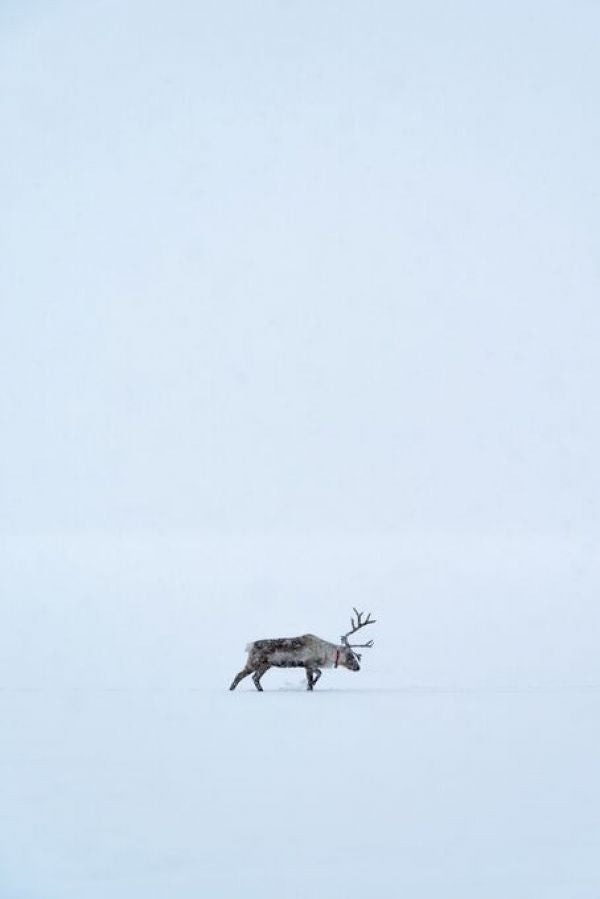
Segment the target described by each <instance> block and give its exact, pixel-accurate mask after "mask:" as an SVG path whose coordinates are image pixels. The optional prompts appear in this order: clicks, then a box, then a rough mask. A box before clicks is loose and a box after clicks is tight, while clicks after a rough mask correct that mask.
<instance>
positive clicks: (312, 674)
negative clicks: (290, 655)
mask: <svg viewBox="0 0 600 899" xmlns="http://www.w3.org/2000/svg"><path fill="white" fill-rule="evenodd" d="M322 673H323V672H322V671H321V669H320V668H313V667H311V666H309V665H307V666H306V680H307V684H306V689H307V690H312V688H313V687H314V685H315V684H316V682H317V681H318V680H319V678H320V677H321V674H322Z"/></svg>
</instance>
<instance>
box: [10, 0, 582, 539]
mask: <svg viewBox="0 0 600 899" xmlns="http://www.w3.org/2000/svg"><path fill="white" fill-rule="evenodd" d="M599 33H600V6H598V5H597V4H596V3H592V2H583V0H581V2H571V3H555V2H545V3H542V2H521V0H519V2H509V3H493V4H492V3H484V4H482V3H475V2H473V3H466V2H459V3H453V4H448V3H446V2H439V3H438V2H422V3H414V2H413V3H402V2H391V0H390V2H369V3H367V2H350V0H343V2H327V0H325V2H323V0H319V2H309V0H304V2H285V3H284V2H274V0H273V2H255V3H248V2H214V3H207V2H196V0H174V2H169V3H158V2H143V3H142V2H130V3H121V2H117V0H105V2H86V3H79V2H77V3H75V2H46V3H27V4H21V3H17V2H12V3H11V2H4V3H3V4H2V9H1V11H0V78H1V82H0V91H1V94H0V96H1V117H2V141H1V144H0V164H1V165H0V193H1V196H2V213H1V216H0V220H1V233H0V238H1V264H0V292H1V313H0V333H1V336H0V344H1V345H0V377H1V381H2V391H1V400H0V414H1V420H0V424H1V432H2V440H1V445H0V463H1V484H0V487H1V503H0V509H1V513H0V514H1V516H2V520H1V527H2V530H3V531H4V532H5V533H16V532H21V533H22V532H31V531H47V532H58V531H81V532H88V531H97V530H105V531H123V530H125V531H127V530H155V531H156V530H158V531H161V532H163V531H177V530H199V531H225V532H228V531H238V532H239V531H241V532H264V531H266V532H295V531H330V532H331V531H334V532H342V531H359V532H381V531H396V530H408V531H411V530H420V531H428V530H432V529H435V530H451V531H471V530H477V531H491V532H515V531H516V532H531V531H553V532H557V531H558V532H561V533H562V532H573V531H589V530H590V529H592V528H596V527H597V523H598V515H599V512H600V478H599V465H598V460H599V456H600V439H599V438H600V414H599V413H600V410H599V403H598V395H599V392H600V391H599V388H600V361H599V346H600V327H599V324H600V323H599V317H600V310H599V299H600V276H599V275H600V252H599V247H598V238H599V234H600V166H599V165H598V153H599V144H600V116H599V113H598V110H599V108H600V54H599V52H598V34H599Z"/></svg>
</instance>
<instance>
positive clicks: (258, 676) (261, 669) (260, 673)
mask: <svg viewBox="0 0 600 899" xmlns="http://www.w3.org/2000/svg"><path fill="white" fill-rule="evenodd" d="M270 667H271V666H270V665H269V663H268V662H264V663H263V664H262V665H259V666H258V668H257V669H256V671H255V672H254V674H253V675H252V680H253V681H254V686H255V687H256V689H257V690H258V691H259V692H260V693H262V692H263V688H262V687H261V685H260V679H261V677H262V676H263V674H265V673H266V672H267V671H268V670H269V668H270Z"/></svg>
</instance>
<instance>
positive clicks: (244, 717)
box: [0, 537, 600, 899]
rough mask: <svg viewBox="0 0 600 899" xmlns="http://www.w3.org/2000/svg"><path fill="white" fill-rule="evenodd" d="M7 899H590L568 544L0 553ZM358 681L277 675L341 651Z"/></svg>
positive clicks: (579, 543)
mask: <svg viewBox="0 0 600 899" xmlns="http://www.w3.org/2000/svg"><path fill="white" fill-rule="evenodd" d="M2 561H3V565H2V577H3V581H2V590H3V597H5V601H4V602H3V604H2V618H1V621H0V663H1V666H2V668H1V670H0V684H1V687H2V689H1V690H0V728H1V732H2V740H1V742H0V797H1V811H2V814H1V817H0V872H1V873H0V895H1V896H2V899H105V897H111V899H142V897H143V899H171V897H182V899H188V897H190V899H191V897H198V896H207V897H213V899H221V897H222V899H226V897H227V899H231V897H237V896H240V897H241V896H244V897H257V899H258V897H260V899H275V897H281V895H286V896H289V897H294V899H295V897H305V896H307V895H308V896H314V897H326V896H330V895H338V894H340V893H341V894H343V895H344V896H346V897H349V899H355V897H356V899H358V897H364V896H376V897H382V899H386V897H398V896H410V897H414V899H438V897H439V899H448V897H452V899H454V897H456V899H459V897H460V899H481V897H485V899H506V897H510V899H554V897H557V899H558V897H560V899H597V897H598V896H599V895H600V774H599V772H600V764H599V761H598V746H599V743H600V665H599V663H598V653H597V639H598V632H599V630H598V627H599V624H600V615H599V611H598V600H597V596H598V587H599V585H600V568H599V564H598V556H597V553H596V548H595V545H594V544H592V543H590V542H589V541H585V540H576V539H571V540H569V541H557V540H539V539H538V540H526V539H524V538H523V539H520V540H514V541H508V540H505V541H497V540H494V541H491V540H486V539H485V538H482V537H478V538H472V539H466V538H464V539H462V540H459V539H454V540H447V539H444V538H442V537H439V538H437V539H435V540H433V539H425V538H423V539H421V540H416V539H414V538H413V539H408V538H404V539H402V538H395V539H392V538H382V539H375V538H370V539H359V538H356V539H346V540H332V539H330V538H323V539H321V540H315V539H308V538H306V539H304V540H303V539H296V540H292V539H290V540H286V541H283V540H274V539H266V538H265V539H252V540H234V539H229V540H227V539H223V540H206V539H202V538H194V537H187V538H181V539H166V538H165V539H148V538H138V539H131V538H128V539H125V538H123V539H121V540H118V539H102V538H98V539H73V538H71V539H69V538H55V539H51V540H50V539H36V540H34V539H24V538H21V539H8V540H5V541H4V542H3V544H2ZM352 605H358V606H359V608H365V609H370V610H372V611H373V612H374V613H375V615H376V617H377V619H378V620H377V624H376V625H375V626H374V627H372V628H371V631H372V636H373V638H374V639H375V646H374V647H373V648H372V649H371V650H370V651H368V650H365V651H364V656H363V663H364V664H363V670H361V671H360V672H358V673H355V674H354V673H351V672H347V671H341V670H339V671H325V672H324V674H323V677H322V679H321V681H320V683H319V685H318V687H317V688H316V689H315V691H314V693H312V694H311V693H308V692H306V691H305V689H304V674H303V672H298V671H270V672H268V673H267V674H266V675H265V677H264V680H263V685H264V688H265V692H264V693H263V694H259V693H257V692H256V691H255V690H254V687H253V686H252V684H251V682H250V680H249V679H248V680H246V681H244V682H243V683H242V684H241V685H240V687H239V688H238V690H237V691H236V692H234V693H231V692H229V691H228V689H227V688H228V685H229V683H230V680H231V677H232V676H233V674H234V673H235V672H236V671H237V670H239V668H240V667H241V666H242V663H243V660H244V652H243V647H244V644H245V642H246V641H247V640H249V639H252V638H257V637H264V636H282V635H292V634H296V633H302V632H304V631H307V630H311V631H316V632H317V633H318V634H320V635H323V636H325V637H327V638H332V639H337V637H338V635H339V634H340V633H341V632H342V630H344V629H345V625H346V620H347V618H348V616H349V614H350V611H351V606H352Z"/></svg>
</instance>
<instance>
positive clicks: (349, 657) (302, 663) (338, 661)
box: [229, 609, 375, 692]
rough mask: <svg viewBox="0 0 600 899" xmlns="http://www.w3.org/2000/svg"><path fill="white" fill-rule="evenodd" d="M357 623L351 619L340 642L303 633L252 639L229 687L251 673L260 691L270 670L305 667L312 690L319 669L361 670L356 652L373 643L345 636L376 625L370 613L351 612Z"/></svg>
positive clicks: (231, 687)
mask: <svg viewBox="0 0 600 899" xmlns="http://www.w3.org/2000/svg"><path fill="white" fill-rule="evenodd" d="M354 614H355V615H356V622H355V621H354V618H353V617H351V618H350V624H351V629H350V630H349V631H348V632H347V633H345V634H344V635H343V637H342V638H341V643H340V644H336V643H329V642H328V641H327V640H321V638H320V637H315V635H314V634H303V636H302V637H281V638H279V639H276V640H255V641H254V642H253V643H248V645H247V646H246V651H247V653H248V659H247V661H246V665H245V666H244V668H242V670H241V671H240V672H239V673H238V674H236V676H235V677H234V679H233V682H232V684H231V686H230V688H229V689H230V690H235V688H236V687H237V685H238V684H239V682H240V681H241V680H243V678H245V677H247V676H248V675H249V674H252V680H253V681H254V686H255V687H256V689H257V690H260V692H262V687H261V685H260V679H261V677H262V676H263V674H265V672H267V671H268V670H269V668H273V667H275V668H305V669H306V680H307V685H306V689H307V690H312V689H313V687H314V685H315V684H316V683H317V681H318V680H319V678H320V677H321V674H322V672H321V668H339V667H340V666H342V667H343V668H348V669H349V670H350V671H360V664H359V663H360V659H361V656H360V654H359V653H357V652H355V651H354V650H355V649H363V648H365V647H371V646H373V641H372V640H369V641H368V642H367V643H353V644H350V643H349V642H348V637H349V636H350V635H351V634H355V633H356V631H358V630H360V629H361V627H366V626H367V625H368V624H375V619H374V618H371V613H370V612H369V613H368V614H367V617H366V618H365V619H364V620H363V614H364V613H363V612H358V611H357V610H356V609H354Z"/></svg>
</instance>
